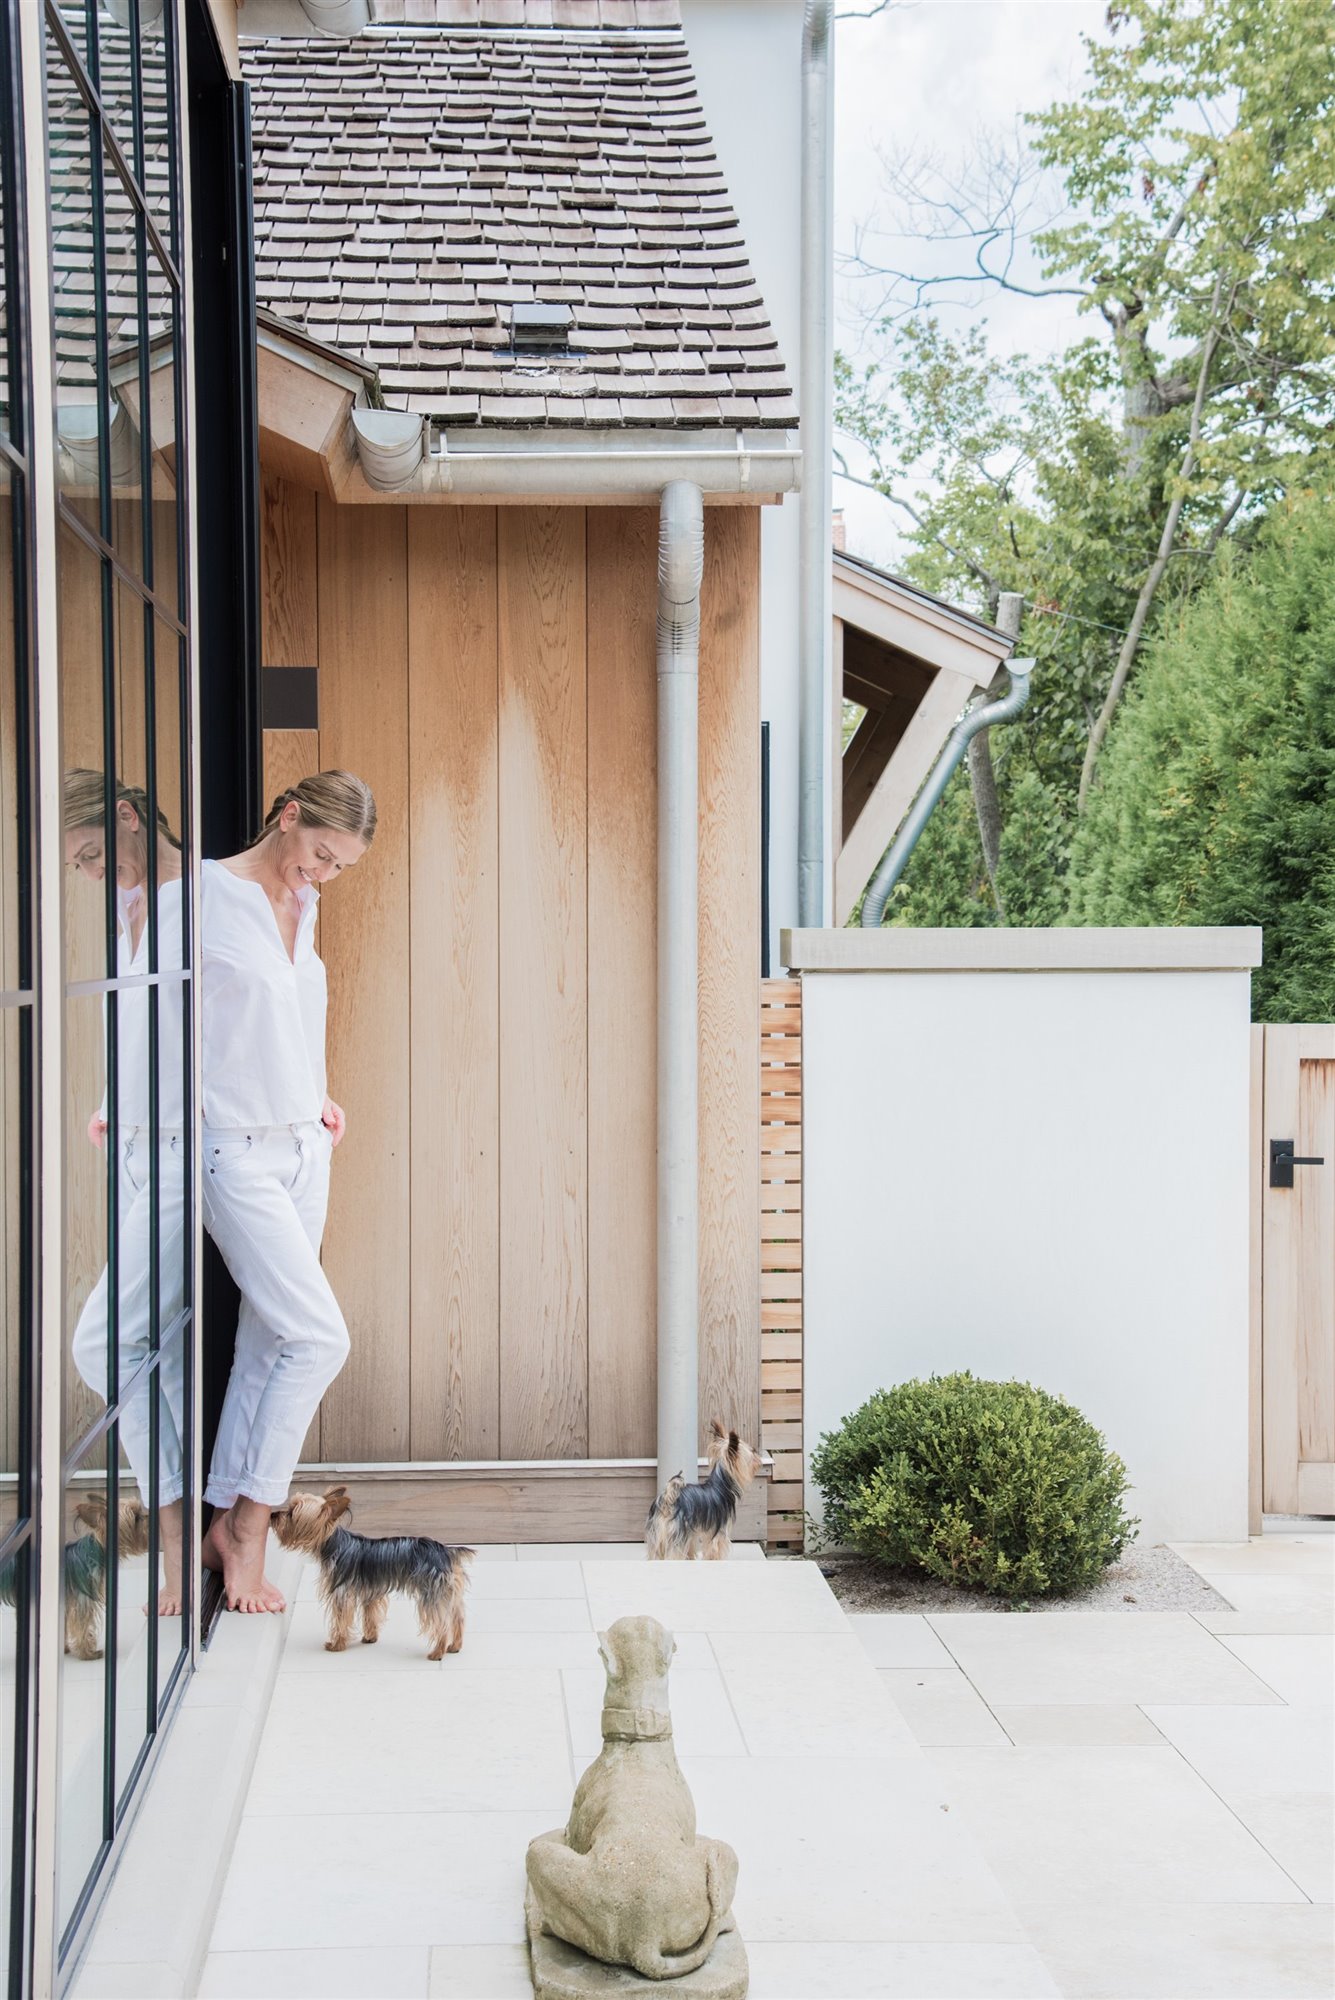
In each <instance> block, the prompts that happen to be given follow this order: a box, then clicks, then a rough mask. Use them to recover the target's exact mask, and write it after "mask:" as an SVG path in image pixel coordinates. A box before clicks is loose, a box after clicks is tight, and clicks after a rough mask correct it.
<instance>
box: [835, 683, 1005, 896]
mask: <svg viewBox="0 0 1335 2000" xmlns="http://www.w3.org/2000/svg"><path fill="white" fill-rule="evenodd" d="M974 687H975V682H974V681H973V680H972V678H971V677H970V676H969V675H967V674H958V673H948V672H946V671H944V670H943V671H942V672H940V673H938V674H937V675H936V678H935V679H934V680H933V682H932V684H931V686H930V687H929V688H928V690H927V692H926V694H925V695H924V696H923V698H922V700H921V701H920V702H919V703H918V706H917V709H916V710H915V711H914V715H913V720H912V721H911V722H910V723H909V726H908V728H907V729H906V730H905V731H904V734H903V736H902V737H901V738H900V740H899V743H898V744H897V745H896V747H895V751H894V754H893V756H892V757H891V758H890V761H889V762H888V763H887V765H886V767H885V769H884V770H883V771H882V773H881V775H880V777H879V778H878V779H877V781H876V787H875V789H874V791H873V792H872V794H871V797H870V798H869V799H868V800H867V803H866V805H865V806H864V807H863V809H862V812H861V813H860V815H859V817H858V821H857V824H856V826H854V827H852V828H851V829H850V830H849V834H848V837H847V839H846V840H845V842H844V845H843V848H842V850H841V852H840V855H839V859H838V860H837V862H836V863H835V870H834V921H835V924H836V925H837V926H842V925H843V924H845V923H847V921H848V917H849V913H850V911H851V910H852V908H853V905H854V904H855V903H856V902H857V899H858V897H859V896H860V895H861V894H862V892H863V890H864V889H865V888H866V886H867V883H868V881H869V880H870V878H871V875H872V871H873V870H874V869H875V867H876V864H877V862H878V861H879V860H880V858H881V856H882V855H883V854H884V853H885V850H886V848H887V847H888V846H889V845H890V842H891V841H892V840H893V839H894V837H895V834H896V833H897V832H898V830H899V825H900V822H901V821H902V819H903V817H904V815H905V813H906V812H907V811H908V809H909V807H910V806H911V805H912V803H913V800H914V797H915V796H916V794H917V791H918V787H919V786H920V785H921V784H922V781H923V779H924V778H925V777H926V776H927V773H928V772H929V771H930V770H931V768H932V765H933V763H934V762H935V761H936V758H937V755H938V754H939V752H940V750H941V747H942V745H943V744H944V743H945V740H946V738H947V736H949V734H950V731H951V727H952V725H953V723H954V721H955V719H956V717H957V716H958V715H959V713H960V710H961V709H962V708H963V707H964V704H965V702H966V701H967V700H968V699H969V696H970V695H971V694H972V693H973V691H974Z"/></svg>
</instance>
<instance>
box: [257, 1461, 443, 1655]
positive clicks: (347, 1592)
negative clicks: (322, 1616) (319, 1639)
mask: <svg viewBox="0 0 1335 2000" xmlns="http://www.w3.org/2000/svg"><path fill="white" fill-rule="evenodd" d="M351 1508H352V1501H351V1499H350V1498H349V1495H348V1491H347V1488H346V1487H345V1486H335V1487H333V1488H331V1490H330V1491H329V1492H328V1493H325V1494H319V1493H294V1494H293V1495H292V1498H291V1499H290V1500H289V1501H288V1502H287V1503H286V1505H285V1506H282V1507H276V1508H275V1509H274V1513H273V1521H272V1527H273V1531H274V1533H275V1535H277V1537H278V1540H279V1542H280V1543H281V1544H282V1546H283V1547H284V1548H285V1549H300V1550H302V1551H303V1553H304V1554H306V1555H312V1556H314V1557H315V1558H316V1560H317V1561H318V1563H319V1565H320V1598H321V1602H322V1603H323V1604H324V1607H325V1611H326V1614H327V1616H328V1621H329V1637H328V1638H327V1639H326V1641H325V1651H326V1652H329V1653H342V1652H344V1651H345V1650H346V1648H347V1644H348V1641H349V1640H350V1639H351V1637H352V1634H353V1628H354V1626H355V1625H356V1623H357V1620H358V1616H359V1615H360V1618H361V1626H362V1644H363V1645H364V1646H374V1644H375V1642H376V1640H377V1639H378V1638H379V1637H380V1627H381V1626H382V1625H383V1624H384V1622H385V1612H386V1610H387V1608H388V1606H389V1596H390V1592H391V1591H394V1590H402V1591H404V1592H406V1594H407V1595H408V1596H409V1597H411V1598H412V1600H413V1602H414V1603H415V1604H416V1606H417V1623H418V1629H419V1630H420V1631H421V1634H422V1637H423V1638H424V1639H430V1641H431V1651H430V1652H429V1653H428V1655H427V1658H428V1659H431V1660H439V1659H442V1658H443V1657H444V1655H445V1654H446V1653H457V1652H458V1650H459V1648H460V1647H461V1646H462V1645H463V1642H464V1593H465V1592H466V1590H467V1589H468V1565H469V1563H470V1562H471V1561H472V1560H473V1550H472V1549H447V1548H446V1547H445V1544H444V1543H443V1542H433V1541H432V1540H431V1538H430V1536H429V1535H354V1534H353V1533H352V1530H351V1529H350V1528H340V1526H339V1525H338V1524H339V1521H340V1519H341V1518H342V1516H343V1515H344V1514H347V1513H349V1512H350V1511H351Z"/></svg>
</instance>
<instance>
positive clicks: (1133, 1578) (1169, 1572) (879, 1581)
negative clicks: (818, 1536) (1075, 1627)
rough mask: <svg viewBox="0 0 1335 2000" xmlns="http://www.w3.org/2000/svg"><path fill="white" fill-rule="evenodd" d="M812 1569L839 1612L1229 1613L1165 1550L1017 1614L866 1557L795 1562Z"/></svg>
mask: <svg viewBox="0 0 1335 2000" xmlns="http://www.w3.org/2000/svg"><path fill="white" fill-rule="evenodd" d="M798 1560H799V1561H810V1562H815V1563H817V1564H818V1565H819V1568H820V1572H821V1575H822V1576H824V1577H827V1578H828V1579H829V1585H830V1588H831V1590H832V1591H833V1592H834V1594H835V1596H836V1597H837V1598H838V1599H839V1602H840V1603H841V1604H842V1605H843V1607H844V1609H845V1611H906V1612H918V1613H921V1612H938V1611H1012V1610H1019V1609H1023V1610H1025V1611H1031V1612H1076V1611H1132V1612H1134V1611H1231V1610H1232V1609H1233V1606H1232V1605H1231V1604H1230V1603H1229V1601H1228V1599H1227V1598H1226V1597H1221V1596H1220V1594H1219V1592H1218V1591H1217V1590H1216V1589H1214V1587H1213V1586H1212V1585H1211V1584H1208V1583H1207V1582H1206V1581H1205V1578H1204V1577H1203V1576H1198V1575H1197V1573H1196V1571H1195V1570H1194V1569H1193V1568H1192V1567H1191V1564H1190V1563H1186V1562H1183V1560H1182V1558H1181V1556H1179V1555H1175V1554H1174V1553H1173V1551H1172V1549H1170V1548H1169V1547H1168V1546H1167V1545H1166V1543H1163V1542H1160V1543H1158V1544H1156V1545H1155V1546H1154V1547H1152V1548H1144V1549H1132V1550H1131V1551H1130V1552H1129V1553H1128V1554H1127V1555H1125V1556H1123V1558H1122V1560H1121V1562H1119V1563H1114V1564H1113V1565H1112V1567H1111V1569H1107V1570H1105V1571H1104V1573H1103V1577H1102V1580H1101V1581H1100V1582H1099V1583H1096V1584H1095V1585H1094V1588H1093V1589H1092V1590H1086V1591H1082V1592H1081V1593H1080V1595H1079V1596H1076V1597H1038V1598H1033V1599H1031V1600H1029V1601H1028V1602H1027V1603H1026V1604H1024V1605H1023V1607H1021V1606H1018V1605H1012V1604H1009V1603H1008V1602H1007V1601H1006V1600H1005V1599H1004V1598H999V1597H991V1596H989V1595H988V1594H987V1592H986V1591H981V1590H957V1589H955V1588H954V1587H953V1586H952V1585H951V1584H948V1583H938V1582H937V1580H936V1578H935V1577H930V1576H924V1575H922V1573H921V1572H920V1571H918V1570H912V1569H888V1568H886V1566H885V1565H884V1564H883V1563H877V1562H871V1561H870V1560H869V1559H868V1558H867V1557H866V1556H859V1555H844V1554H839V1553H834V1554H830V1555H822V1556H810V1557H799V1558H798Z"/></svg>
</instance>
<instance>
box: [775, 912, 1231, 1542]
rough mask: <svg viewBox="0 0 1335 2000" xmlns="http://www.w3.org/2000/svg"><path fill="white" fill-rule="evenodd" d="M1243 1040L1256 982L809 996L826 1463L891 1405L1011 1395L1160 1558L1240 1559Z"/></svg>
mask: <svg viewBox="0 0 1335 2000" xmlns="http://www.w3.org/2000/svg"><path fill="white" fill-rule="evenodd" d="M901 935H902V934H901ZM1054 935H1057V936H1060V933H1057V934H1054ZM1248 1014H1249V976H1248V973H1247V972H1246V971H1245V970H1229V971H1159V972H1098V971H1094V972H1089V971H1043V972H1011V973H1006V972H931V971H928V972H825V973H821V972H815V973H812V972H808V973H806V974H805V975H804V979H803V1061H804V1077H803V1095H804V1146H805V1153H804V1166H803V1181H804V1191H803V1199H804V1206H805V1222H806V1227H805V1250H804V1265H805V1280H804V1290H805V1300H804V1319H805V1334H804V1378H805V1380H804V1388H805V1423H806V1439H807V1445H808V1449H810V1447H811V1446H812V1445H814V1444H815V1443H816V1441H817V1440H818V1438H819V1436H820V1434H821V1432H822V1431H826V1430H830V1429H832V1428H833V1427H834V1426H835V1425H836V1424H838V1423H839V1421H840V1420H841V1419H842V1418H843V1417H844V1416H845V1415H847V1414H848V1413H849V1412H850V1411H852V1410H854V1409H856V1408H857V1406H858V1405H859V1404H860V1403H862V1402H863V1401H865V1399H866V1398H867V1397H868V1396H869V1395H870V1394H871V1393H872V1392H873V1391H874V1390H876V1389H878V1388H883V1387H887V1386H889V1385H891V1384H893V1383H895V1382H900V1381H904V1380H907V1379H909V1378H911V1377H913V1376H923V1375H928V1374H932V1373H947V1372H949V1371H951V1370H954V1369H958V1368H970V1369H972V1370H973V1371H974V1372H975V1373H976V1374H980V1375H986V1376H991V1377H999V1378H1009V1377H1019V1378H1021V1379H1023V1380H1027V1381H1030V1382H1033V1383H1035V1384H1037V1385H1038V1386H1040V1387H1042V1388H1044V1389H1048V1390H1050V1391H1053V1392H1055V1393H1059V1394H1061V1395H1063V1396H1065V1397H1067V1398H1068V1399H1069V1400H1070V1401H1071V1402H1073V1403H1075V1404H1076V1405H1077V1406H1078V1407H1079V1408H1080V1409H1081V1410H1083V1411H1084V1412H1085V1414H1086V1415H1087V1416H1088V1417H1089V1418H1090V1419H1091V1420H1092V1421H1093V1422H1094V1423H1095V1424H1096V1425H1097V1426H1098V1427H1099V1429H1100V1430H1102V1431H1103V1432H1104V1433H1105V1435H1106V1437H1107V1439H1108V1442H1109V1444H1110V1445H1111V1446H1112V1448H1113V1449H1114V1450H1115V1451H1117V1452H1119V1453H1120V1454H1121V1456H1122V1457H1123V1459H1124V1460H1125V1461H1126V1464H1127V1467H1128V1470H1129V1473H1130V1477H1131V1480H1132V1482H1133V1486H1134V1491H1133V1493H1132V1494H1131V1496H1130V1501H1129V1505H1130V1509H1131V1511H1132V1512H1133V1513H1136V1514H1139V1515H1141V1516H1142V1518H1143V1523H1144V1525H1143V1528H1142V1530H1141V1536H1142V1540H1143V1541H1145V1542H1147V1543H1153V1542H1156V1541H1162V1540H1165V1539H1173V1540H1179V1539H1185V1540H1202V1541H1210V1540H1216V1539H1221V1538H1222V1539H1231V1538H1235V1537H1242V1536H1245V1534H1246V1532H1247V1442H1248V1439H1247V1393H1248V1144H1249V1139H1248V1077H1249V1039H1248ZM812 1496H813V1497H812V1501H811V1502H810V1503H809V1504H812V1505H813V1506H815V1505H818V1502H819V1496H818V1495H816V1494H815V1492H814V1489H812Z"/></svg>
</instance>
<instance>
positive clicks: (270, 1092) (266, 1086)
mask: <svg viewBox="0 0 1335 2000" xmlns="http://www.w3.org/2000/svg"><path fill="white" fill-rule="evenodd" d="M201 881H202V894H201V903H202V908H201V912H200V969H201V975H202V980H203V1010H204V1051H203V1072H204V1073H203V1091H204V1123H205V1124H206V1125H210V1126H221V1127H223V1128H232V1129H236V1128H242V1129H244V1128H247V1127H252V1126H261V1125H295V1124H300V1123H306V1122H309V1121H312V1120H314V1121H317V1122H318V1121H319V1119H320V1118H322V1117H323V1115H324V1100H325V1056H324V1037H325V1012H326V1005H327V988H326V983H325V970H324V965H323V963H322V962H321V960H320V959H319V957H318V956H317V955H316V950H315V910H316V905H317V904H318V902H319V900H320V897H319V893H318V891H317V890H315V889H313V888H311V887H309V886H308V887H307V888H305V889H303V890H302V891H301V894H300V902H301V916H300V919H299V921H298V924H297V942H296V952H295V956H294V957H293V958H289V957H288V955H287V947H286V945H285V944H284V943H283V939H282V935H281V933H280V932H279V929H278V917H277V914H276V912H275V910H274V908H273V905H272V904H271V903H270V901H269V898H268V896H267V894H266V893H265V890H264V889H263V887H262V886H261V884H260V883H258V882H248V881H246V880H245V879H244V878H243V877H242V876H240V875H234V874H233V873H232V871H231V869H230V868H224V867H223V865H222V863H221V862H220V861H206V862H205V863H204V868H203V874H202V878H201Z"/></svg>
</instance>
